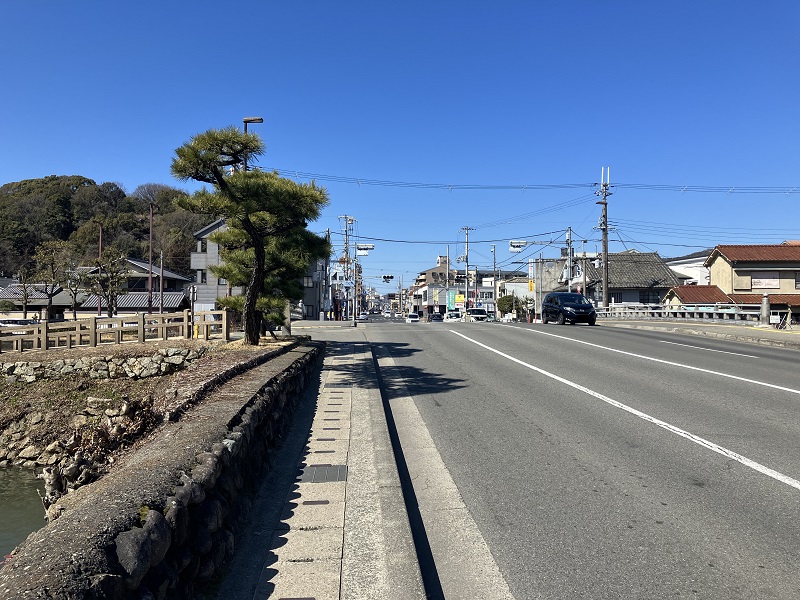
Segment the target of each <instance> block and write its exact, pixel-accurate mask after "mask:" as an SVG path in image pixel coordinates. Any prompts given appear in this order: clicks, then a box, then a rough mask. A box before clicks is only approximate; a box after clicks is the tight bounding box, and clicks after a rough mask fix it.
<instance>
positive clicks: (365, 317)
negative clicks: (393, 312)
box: [356, 312, 369, 321]
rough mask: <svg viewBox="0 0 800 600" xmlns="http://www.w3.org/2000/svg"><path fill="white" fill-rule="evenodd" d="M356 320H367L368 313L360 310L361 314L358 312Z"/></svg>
mask: <svg viewBox="0 0 800 600" xmlns="http://www.w3.org/2000/svg"><path fill="white" fill-rule="evenodd" d="M356 320H358V321H369V314H367V313H365V312H362V313H361V314H359V315H358V316H357V317H356Z"/></svg>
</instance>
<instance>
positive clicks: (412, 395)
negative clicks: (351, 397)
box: [364, 319, 800, 599]
mask: <svg viewBox="0 0 800 600" xmlns="http://www.w3.org/2000/svg"><path fill="white" fill-rule="evenodd" d="M364 330H365V332H366V335H367V338H368V339H369V341H370V342H371V343H372V344H373V349H374V352H375V354H376V356H378V357H379V363H380V373H381V377H382V379H383V384H384V388H385V393H386V394H387V395H388V398H389V404H390V406H393V407H397V410H398V411H401V412H399V414H398V415H395V418H396V420H397V421H398V428H400V429H401V430H402V428H403V419H404V418H406V415H407V412H408V411H407V410H406V409H407V408H408V406H409V404H408V403H413V404H412V407H415V414H416V412H418V417H419V419H420V421H419V423H414V427H415V430H420V429H423V430H425V432H426V433H427V434H429V436H430V439H431V440H432V442H433V444H434V445H435V449H434V450H433V451H431V450H430V449H427V450H425V452H426V453H425V455H424V456H417V457H416V458H415V453H416V452H417V451H418V450H417V448H416V446H418V444H417V442H411V443H410V447H404V448H403V453H404V454H405V456H406V459H407V460H408V462H409V468H410V471H411V473H410V474H411V478H412V480H414V486H415V489H416V490H417V494H418V497H419V498H421V501H420V503H421V512H422V518H423V520H424V521H425V528H426V531H427V533H428V537H429V538H430V545H431V549H432V552H433V555H434V560H435V562H436V567H437V570H438V571H439V573H438V576H439V578H440V579H441V586H442V589H443V591H444V595H445V596H446V597H449V598H457V597H463V596H462V593H463V592H464V590H465V589H468V588H469V587H470V583H469V581H470V577H473V578H479V577H482V575H481V571H482V569H487V570H488V572H493V569H494V567H495V566H496V569H497V571H498V572H499V574H500V577H501V580H500V581H499V582H498V581H497V580H495V582H496V583H498V584H505V585H507V586H508V589H509V590H510V592H511V594H513V596H514V597H515V598H518V599H525V598H672V597H697V598H725V599H730V598H759V599H761V598H798V597H800V570H798V568H797V566H798V564H800V553H799V552H798V540H800V523H799V522H798V516H800V482H798V479H800V452H799V451H798V449H800V441H798V440H800V409H799V408H798V407H800V369H798V368H797V365H798V363H800V352H798V351H797V350H790V349H781V348H768V347H760V346H753V345H745V344H736V343H734V342H728V341H720V340H714V339H708V338H691V337H688V336H680V335H674V334H669V333H661V332H649V331H640V330H631V329H616V328H612V327H604V326H598V327H588V326H580V325H577V326H566V327H559V326H556V325H541V324H538V325H537V324H533V325H529V324H519V325H518V324H511V325H503V324H498V323H491V324H489V323H430V324H428V323H420V324H405V323H396V322H383V321H379V320H377V319H376V320H374V321H373V322H370V323H369V324H368V325H366V326H365V327H364ZM403 402H405V403H406V404H403ZM401 407H405V408H401ZM434 455H435V456H434ZM439 457H440V458H441V463H442V464H443V467H444V473H445V475H447V476H449V477H451V478H452V482H453V483H452V485H454V486H455V487H456V488H457V494H456V495H455V496H457V497H458V498H456V497H455V496H453V498H454V500H453V502H456V500H457V499H458V500H460V501H463V505H464V506H465V507H466V510H465V511H462V512H463V517H464V518H463V519H462V520H460V521H458V522H455V525H454V522H452V521H448V519H449V518H450V516H449V515H448V512H447V511H445V510H426V505H425V502H426V501H427V500H426V498H428V497H430V496H442V494H447V493H449V492H448V489H449V488H445V489H444V490H443V491H441V492H434V493H431V491H430V489H429V486H432V485H433V484H434V481H433V480H434V479H441V477H440V476H439V475H436V476H435V477H434V476H428V475H426V474H425V473H420V472H417V473H415V472H414V469H415V468H416V469H417V470H420V469H421V470H425V469H426V468H428V465H433V464H434V463H436V462H437V461H438V460H439ZM415 465H416V466H415ZM431 468H433V467H431ZM450 491H452V490H450ZM459 514H462V513H461V512H460V513H459ZM454 527H457V528H458V531H455V530H454ZM471 528H474V531H473V530H472V529H471ZM462 537H463V538H464V540H467V541H466V542H463V540H462V539H461V538H462ZM479 538H480V539H479ZM462 542H463V543H462ZM481 544H484V545H485V548H488V551H489V552H490V554H487V553H486V552H484V549H483V548H481ZM465 547H467V548H466V549H465ZM473 547H474V549H475V554H471V552H472V550H471V548H473ZM471 556H474V557H475V558H474V559H473V560H472V562H473V563H474V562H476V561H477V562H480V563H481V564H477V565H476V564H473V565H472V573H468V572H466V571H464V567H463V566H460V565H464V563H465V562H466V563H469V560H470V559H469V557H471ZM488 563H493V564H488ZM452 565H455V567H453V566H452ZM476 573H477V575H476ZM496 587H502V586H501V585H498V586H496ZM502 596H503V593H498V597H502ZM473 597H477V596H473Z"/></svg>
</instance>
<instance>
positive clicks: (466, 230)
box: [461, 226, 475, 315]
mask: <svg viewBox="0 0 800 600" xmlns="http://www.w3.org/2000/svg"><path fill="white" fill-rule="evenodd" d="M461 230H462V231H463V232H464V233H465V234H466V236H467V237H466V242H465V243H464V264H465V265H466V266H465V267H464V275H465V277H464V286H465V287H464V290H465V293H464V314H465V315H466V314H467V309H468V308H469V232H470V231H475V229H474V228H472V227H467V226H464V227H462V228H461Z"/></svg>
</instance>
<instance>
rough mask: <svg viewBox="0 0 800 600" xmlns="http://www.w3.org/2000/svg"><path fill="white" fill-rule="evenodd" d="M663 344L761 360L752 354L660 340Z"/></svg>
mask: <svg viewBox="0 0 800 600" xmlns="http://www.w3.org/2000/svg"><path fill="white" fill-rule="evenodd" d="M658 341H659V342H661V343H662V344H672V345H673V346H683V347H684V348H695V349H696V350H705V351H706V352H719V353H720V354H733V355H734V356H744V357H745V358H759V357H758V356H753V355H752V354H740V353H739V352H728V351H727V350H714V349H713V348H703V347H702V346H692V345H690V344H679V343H678V342H668V341H667V340H658Z"/></svg>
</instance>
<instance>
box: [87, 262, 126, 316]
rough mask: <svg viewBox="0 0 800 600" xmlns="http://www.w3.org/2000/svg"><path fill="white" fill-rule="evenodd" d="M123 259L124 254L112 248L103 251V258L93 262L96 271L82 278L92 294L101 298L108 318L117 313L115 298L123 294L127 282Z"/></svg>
mask: <svg viewBox="0 0 800 600" xmlns="http://www.w3.org/2000/svg"><path fill="white" fill-rule="evenodd" d="M125 258H126V257H125V254H123V253H122V252H120V251H119V250H118V249H116V248H114V247H112V248H109V249H108V250H103V256H102V257H101V258H98V259H97V260H95V263H94V264H95V267H96V269H95V270H94V271H92V272H91V273H89V274H87V275H86V276H85V278H84V280H85V282H86V283H87V284H88V286H89V289H90V290H91V291H92V293H93V294H95V295H96V296H99V297H100V298H102V301H103V304H105V305H106V314H107V315H108V316H109V317H113V316H114V313H116V312H117V298H119V296H121V295H123V294H124V293H125V284H126V283H127V281H128V262H127V260H126V259H125Z"/></svg>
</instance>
